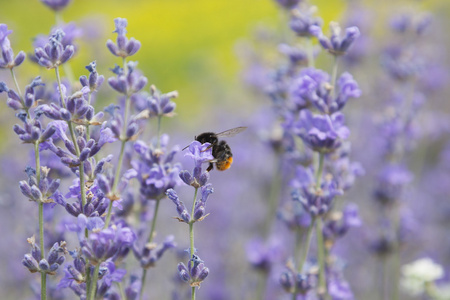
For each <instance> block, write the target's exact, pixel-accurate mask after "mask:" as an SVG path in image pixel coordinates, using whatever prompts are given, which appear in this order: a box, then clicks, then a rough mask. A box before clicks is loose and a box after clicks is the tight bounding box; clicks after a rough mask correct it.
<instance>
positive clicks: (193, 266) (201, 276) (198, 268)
mask: <svg viewBox="0 0 450 300" xmlns="http://www.w3.org/2000/svg"><path fill="white" fill-rule="evenodd" d="M178 274H179V276H180V278H181V280H183V281H184V282H189V283H190V285H191V286H192V287H199V286H200V284H201V283H202V282H203V280H205V278H206V277H207V276H208V274H209V269H208V268H207V267H206V266H205V264H204V261H203V260H201V259H200V257H198V256H197V255H195V254H193V255H192V258H191V259H190V260H189V262H188V267H186V266H185V265H184V264H183V263H179V264H178Z"/></svg>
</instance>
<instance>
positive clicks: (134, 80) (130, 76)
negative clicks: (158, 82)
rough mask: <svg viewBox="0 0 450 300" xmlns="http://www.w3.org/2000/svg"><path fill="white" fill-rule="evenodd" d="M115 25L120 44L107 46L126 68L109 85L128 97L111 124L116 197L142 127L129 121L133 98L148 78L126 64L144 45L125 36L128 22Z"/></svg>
mask: <svg viewBox="0 0 450 300" xmlns="http://www.w3.org/2000/svg"><path fill="white" fill-rule="evenodd" d="M114 23H115V27H116V30H115V31H114V32H116V33H117V41H116V44H114V43H113V42H112V41H111V40H108V42H107V43H106V46H107V47H108V49H109V50H110V52H111V53H112V54H113V55H115V56H118V57H122V61H123V68H120V67H118V66H116V68H114V69H113V72H114V73H115V74H116V77H111V78H109V79H108V83H109V85H110V86H111V87H112V88H113V89H114V90H116V91H117V92H119V93H120V94H123V95H125V96H126V99H125V103H124V108H125V110H124V111H123V117H120V116H118V115H116V116H117V118H116V119H115V120H113V121H112V124H111V125H112V130H113V132H114V133H115V134H116V136H117V138H118V139H119V140H120V141H121V148H120V153H119V161H118V164H117V169H116V174H115V178H114V184H113V186H112V191H113V193H116V189H117V185H118V183H119V176H120V171H121V168H122V163H123V154H124V151H125V144H126V143H127V142H128V141H130V140H133V139H135V138H136V137H137V135H138V126H137V123H136V120H129V118H130V106H131V101H130V97H131V96H132V95H133V94H136V93H138V92H139V91H140V90H142V89H143V88H144V86H145V85H146V84H147V78H146V77H144V76H142V75H141V74H140V72H139V71H138V70H137V69H136V66H137V63H136V62H128V63H126V58H127V57H129V56H132V55H134V54H136V52H137V51H138V50H139V49H140V47H141V43H140V42H139V41H137V40H135V39H134V38H131V39H130V40H128V38H127V37H126V36H125V34H126V33H127V30H126V26H127V20H126V19H122V18H116V19H115V20H114ZM120 125H122V128H120ZM111 210H112V206H111V205H110V207H109V209H108V214H107V217H106V222H105V228H106V227H107V226H108V224H109V221H110V218H111Z"/></svg>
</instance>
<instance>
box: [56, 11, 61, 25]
mask: <svg viewBox="0 0 450 300" xmlns="http://www.w3.org/2000/svg"><path fill="white" fill-rule="evenodd" d="M62 23H63V19H62V15H61V12H60V11H56V12H55V24H56V26H60V25H61V24H62Z"/></svg>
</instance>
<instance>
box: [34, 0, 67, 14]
mask: <svg viewBox="0 0 450 300" xmlns="http://www.w3.org/2000/svg"><path fill="white" fill-rule="evenodd" d="M70 1H71V0H41V2H42V3H44V4H45V5H46V6H48V7H49V8H51V9H53V10H54V11H60V10H63V9H64V8H66V6H67V5H69V3H70Z"/></svg>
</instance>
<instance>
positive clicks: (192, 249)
mask: <svg viewBox="0 0 450 300" xmlns="http://www.w3.org/2000/svg"><path fill="white" fill-rule="evenodd" d="M197 192H198V188H195V192H194V201H192V202H193V203H192V212H191V216H192V217H193V216H194V212H195V203H196V202H197ZM192 217H191V218H192ZM194 223H195V221H194V220H191V221H190V222H189V245H190V248H189V250H190V255H191V258H192V257H193V255H194V254H195V247H194ZM193 264H194V262H191V266H192V265H193ZM195 291H196V290H195V286H193V287H192V288H191V300H195Z"/></svg>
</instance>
